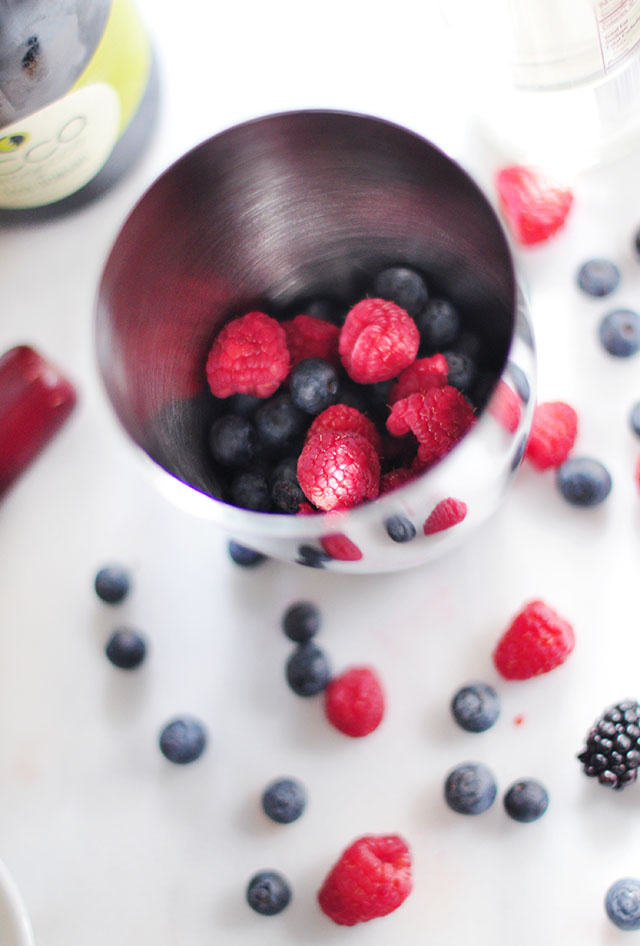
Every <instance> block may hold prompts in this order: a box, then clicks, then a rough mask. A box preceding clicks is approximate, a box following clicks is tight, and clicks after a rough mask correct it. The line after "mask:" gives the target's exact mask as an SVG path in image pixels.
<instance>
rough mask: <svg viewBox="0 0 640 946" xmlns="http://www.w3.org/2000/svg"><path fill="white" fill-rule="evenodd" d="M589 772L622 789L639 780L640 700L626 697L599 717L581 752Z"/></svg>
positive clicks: (580, 756) (581, 757)
mask: <svg viewBox="0 0 640 946" xmlns="http://www.w3.org/2000/svg"><path fill="white" fill-rule="evenodd" d="M578 759H579V760H580V762H582V768H583V771H584V773H585V775H588V776H591V777H593V778H597V779H598V781H599V782H600V784H601V785H606V786H607V787H609V788H615V789H622V788H624V787H625V786H626V785H630V784H631V783H632V782H635V780H636V778H637V774H638V766H639V765H640V703H637V702H636V701H635V700H623V701H622V702H621V703H616V704H615V706H610V707H609V709H607V710H605V712H604V713H603V714H602V716H601V717H600V718H599V719H597V720H596V722H595V723H594V724H593V726H592V727H591V731H590V732H589V734H588V736H587V738H586V747H585V748H584V749H583V750H582V752H580V753H579V755H578Z"/></svg>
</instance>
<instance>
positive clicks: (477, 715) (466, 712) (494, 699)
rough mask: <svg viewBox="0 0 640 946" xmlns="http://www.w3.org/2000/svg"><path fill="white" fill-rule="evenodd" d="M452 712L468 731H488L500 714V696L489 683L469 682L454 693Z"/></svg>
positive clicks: (458, 722)
mask: <svg viewBox="0 0 640 946" xmlns="http://www.w3.org/2000/svg"><path fill="white" fill-rule="evenodd" d="M451 712H452V714H453V718H454V719H455V721H456V722H457V724H458V725H459V726H460V727H462V729H465V730H466V731H467V732H486V730H487V729H491V727H492V726H493V724H494V723H495V721H496V720H497V718H498V716H499V715H500V698H499V697H498V694H497V693H496V691H495V690H494V688H493V687H492V686H489V684H488V683H467V684H466V686H463V687H461V688H460V689H459V690H458V691H457V692H456V693H455V694H454V696H453V699H452V700H451Z"/></svg>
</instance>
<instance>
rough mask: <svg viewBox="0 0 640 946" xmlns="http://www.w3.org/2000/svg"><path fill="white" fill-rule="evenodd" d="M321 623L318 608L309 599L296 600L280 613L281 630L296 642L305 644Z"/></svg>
mask: <svg viewBox="0 0 640 946" xmlns="http://www.w3.org/2000/svg"><path fill="white" fill-rule="evenodd" d="M321 623H322V615H321V613H320V608H319V607H318V606H317V605H315V604H313V603H312V602H311V601H296V602H294V604H290V605H289V607H288V608H287V610H286V611H285V612H284V614H283V615H282V630H283V631H284V633H285V634H286V636H287V637H288V638H289V640H291V641H294V642H295V643H296V644H306V642H307V641H309V640H311V638H312V637H313V636H314V635H315V634H317V633H318V631H319V630H320V625H321Z"/></svg>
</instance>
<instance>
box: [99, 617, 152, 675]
mask: <svg viewBox="0 0 640 946" xmlns="http://www.w3.org/2000/svg"><path fill="white" fill-rule="evenodd" d="M105 653H106V655H107V657H108V658H109V660H110V661H111V663H112V664H113V665H114V667H119V668H120V669H121V670H135V668H136V667H139V666H140V664H141V663H142V661H143V660H144V658H145V656H146V653H147V645H146V642H145V639H144V637H143V636H142V634H140V633H138V631H134V630H132V629H131V628H126V627H121V628H119V629H118V630H117V631H114V632H113V634H112V635H111V637H110V638H109V640H108V641H107V644H106V646H105Z"/></svg>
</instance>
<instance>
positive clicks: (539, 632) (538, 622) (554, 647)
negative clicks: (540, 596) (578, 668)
mask: <svg viewBox="0 0 640 946" xmlns="http://www.w3.org/2000/svg"><path fill="white" fill-rule="evenodd" d="M574 645H575V636H574V633H573V628H572V626H571V624H569V622H568V621H566V620H565V619H564V618H561V617H560V616H559V615H558V614H556V612H555V611H554V610H553V609H552V608H550V607H549V605H547V604H545V603H544V601H531V602H529V604H527V605H526V606H525V607H524V608H523V609H522V611H520V613H519V614H518V615H516V617H515V618H514V620H513V621H512V623H511V625H510V626H509V627H508V628H507V630H506V631H505V632H504V634H503V635H502V637H501V638H500V640H499V642H498V646H497V647H496V649H495V651H494V653H493V662H494V664H495V666H496V669H497V670H498V673H500V674H501V676H503V677H504V678H505V679H506V680H528V679H529V678H530V677H535V676H538V675H539V674H541V673H548V672H549V671H550V670H553V669H554V667H558V666H559V665H560V664H562V663H564V661H565V660H566V659H567V657H568V656H569V654H570V653H571V651H572V650H573V648H574Z"/></svg>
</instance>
